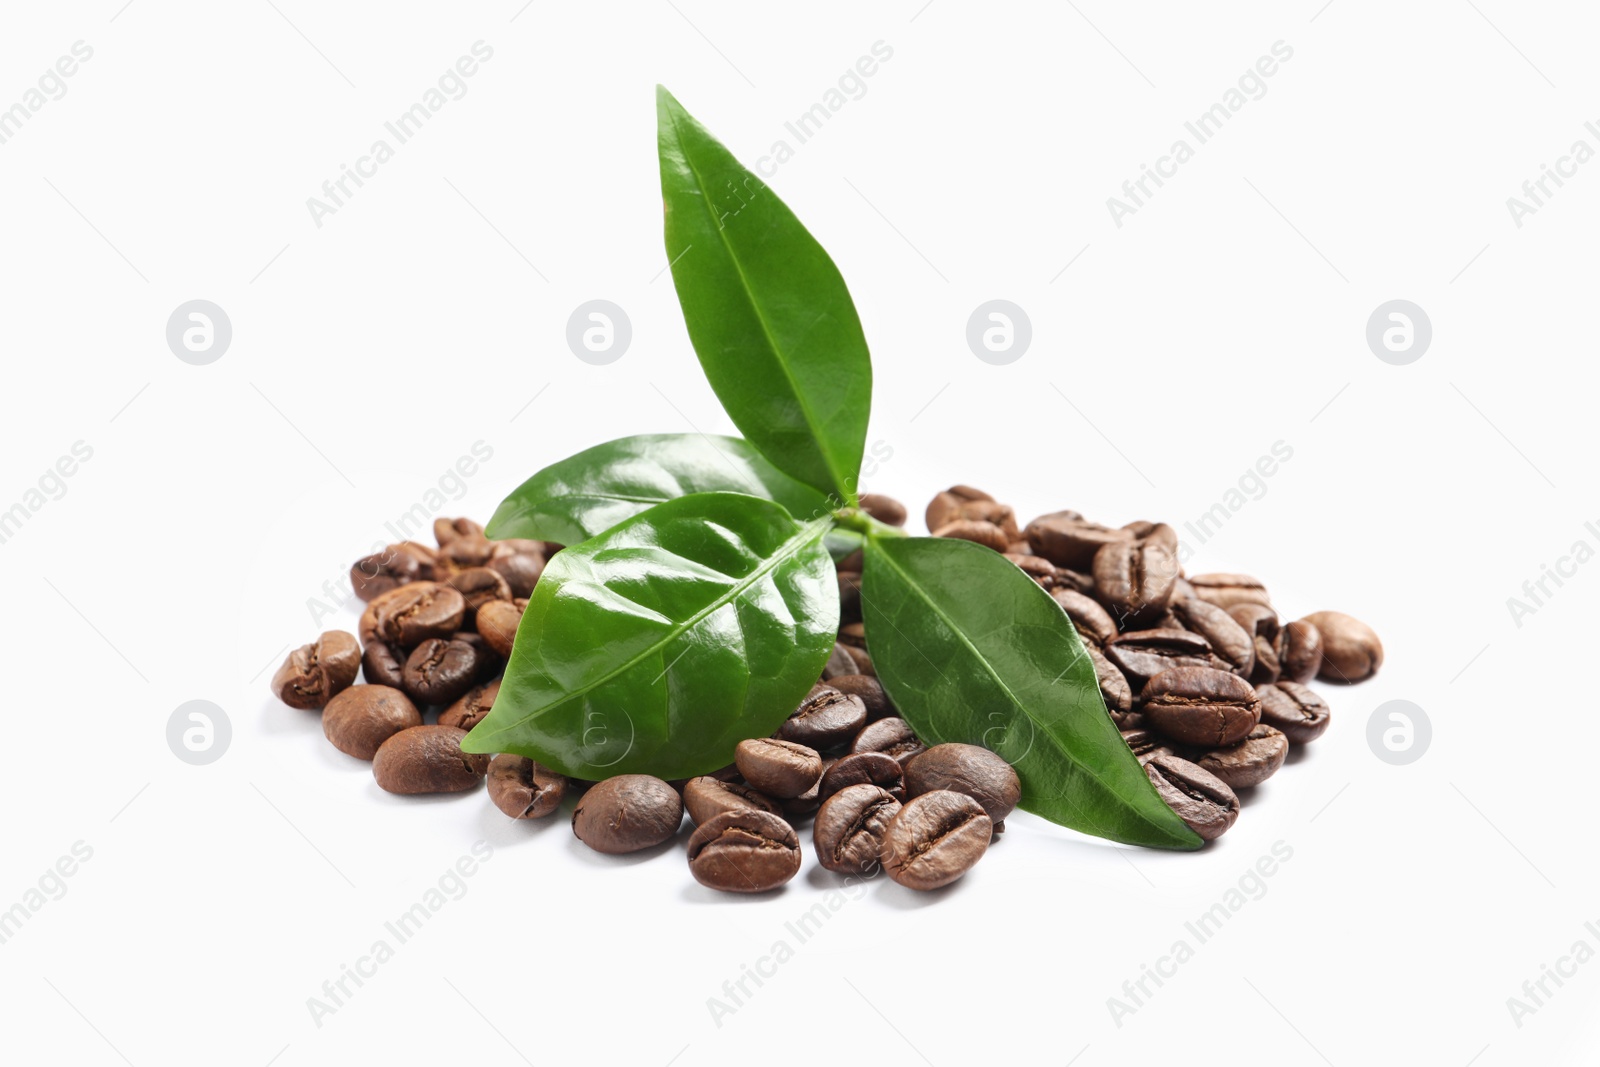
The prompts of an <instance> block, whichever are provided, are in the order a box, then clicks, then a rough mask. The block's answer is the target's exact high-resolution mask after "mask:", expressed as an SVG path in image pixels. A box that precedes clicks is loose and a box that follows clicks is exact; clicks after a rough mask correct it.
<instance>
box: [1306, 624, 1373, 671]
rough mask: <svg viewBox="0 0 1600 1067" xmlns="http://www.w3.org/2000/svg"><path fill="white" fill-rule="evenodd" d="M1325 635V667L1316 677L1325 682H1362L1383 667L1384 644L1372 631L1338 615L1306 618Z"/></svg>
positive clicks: (1322, 667) (1370, 628)
mask: <svg viewBox="0 0 1600 1067" xmlns="http://www.w3.org/2000/svg"><path fill="white" fill-rule="evenodd" d="M1305 621H1306V622H1309V623H1310V624H1311V625H1313V626H1315V627H1316V628H1317V631H1318V632H1319V633H1320V634H1321V635H1322V666H1321V667H1320V668H1319V669H1318V671H1317V677H1318V678H1321V679H1322V680H1323V681H1325V682H1360V681H1365V680H1366V679H1368V678H1371V677H1372V676H1373V675H1374V674H1377V673H1378V668H1379V667H1382V666H1383V642H1381V641H1379V640H1378V635H1377V634H1375V633H1373V632H1372V627H1370V626H1368V625H1367V624H1366V623H1364V622H1362V621H1361V620H1360V619H1354V618H1351V617H1350V616H1349V615H1346V614H1344V613H1343V612H1338V611H1319V612H1316V613H1314V614H1311V615H1307V616H1306V617H1305Z"/></svg>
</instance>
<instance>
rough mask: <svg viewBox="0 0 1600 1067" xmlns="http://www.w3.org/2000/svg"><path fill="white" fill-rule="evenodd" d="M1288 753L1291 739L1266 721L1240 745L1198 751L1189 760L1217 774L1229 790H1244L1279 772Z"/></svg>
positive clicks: (1252, 731)
mask: <svg viewBox="0 0 1600 1067" xmlns="http://www.w3.org/2000/svg"><path fill="white" fill-rule="evenodd" d="M1288 755H1289V739H1288V738H1287V737H1285V736H1284V735H1283V733H1282V732H1281V731H1279V730H1276V729H1274V728H1273V727H1271V726H1268V725H1267V724H1266V723H1264V722H1263V723H1262V724H1261V725H1259V726H1257V727H1256V728H1255V729H1253V730H1251V731H1250V732H1249V733H1248V734H1246V735H1245V738H1244V740H1243V741H1240V742H1239V743H1238V744H1236V745H1228V746H1226V747H1223V748H1214V749H1211V750H1210V751H1209V752H1202V753H1197V754H1195V755H1193V756H1191V757H1190V759H1189V761H1190V762H1191V763H1193V764H1194V765H1195V766H1196V767H1199V768H1200V769H1201V770H1205V771H1210V772H1211V773H1212V774H1214V775H1216V776H1217V777H1218V778H1220V779H1221V780H1222V781H1223V783H1224V784H1225V785H1227V787H1228V788H1229V789H1244V788H1246V787H1247V786H1252V785H1260V784H1261V783H1262V782H1264V781H1266V780H1267V779H1268V778H1271V777H1272V776H1273V775H1274V774H1277V773H1278V768H1279V767H1282V766H1283V760H1284V757H1286V756H1288Z"/></svg>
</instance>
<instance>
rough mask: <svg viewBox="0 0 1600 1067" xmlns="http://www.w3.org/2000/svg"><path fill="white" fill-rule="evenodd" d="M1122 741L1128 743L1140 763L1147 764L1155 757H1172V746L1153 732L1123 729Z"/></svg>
mask: <svg viewBox="0 0 1600 1067" xmlns="http://www.w3.org/2000/svg"><path fill="white" fill-rule="evenodd" d="M1122 739H1123V740H1124V741H1126V742H1127V743H1128V747H1129V748H1130V749H1132V750H1133V754H1134V755H1135V756H1137V757H1138V759H1139V762H1140V763H1149V762H1150V761H1151V760H1153V759H1155V758H1156V757H1157V756H1170V755H1172V746H1170V745H1168V744H1167V743H1166V740H1165V739H1164V738H1163V737H1161V736H1160V735H1159V734H1157V733H1156V732H1155V731H1153V730H1145V729H1132V730H1130V729H1126V728H1124V729H1123V731H1122Z"/></svg>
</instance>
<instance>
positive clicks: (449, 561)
mask: <svg viewBox="0 0 1600 1067" xmlns="http://www.w3.org/2000/svg"><path fill="white" fill-rule="evenodd" d="M492 555H494V542H492V541H490V540H489V539H488V538H486V537H484V536H482V535H481V534H476V535H475V534H463V535H462V536H460V537H458V538H456V539H455V540H454V541H449V542H446V543H445V544H443V545H440V546H439V554H438V556H437V557H436V558H435V562H434V577H435V579H437V580H438V581H444V580H445V579H447V578H449V577H450V576H451V575H453V574H458V573H460V572H461V571H464V570H468V569H470V568H472V567H482V566H484V565H486V564H487V563H488V562H489V557H490V556H492Z"/></svg>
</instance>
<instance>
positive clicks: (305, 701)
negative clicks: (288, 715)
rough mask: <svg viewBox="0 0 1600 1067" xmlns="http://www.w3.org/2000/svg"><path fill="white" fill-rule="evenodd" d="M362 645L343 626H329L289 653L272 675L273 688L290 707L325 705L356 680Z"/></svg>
mask: <svg viewBox="0 0 1600 1067" xmlns="http://www.w3.org/2000/svg"><path fill="white" fill-rule="evenodd" d="M360 667H361V645H360V644H359V643H358V642H357V641H356V639H355V637H354V636H353V635H351V634H347V633H345V632H344V631H343V630H329V631H328V632H327V633H324V634H323V635H321V636H320V637H318V638H317V639H316V640H315V641H313V642H312V643H311V644H309V645H301V646H300V647H299V648H297V649H295V650H294V651H293V652H291V653H289V656H288V658H287V659H285V660H284V661H283V666H281V667H279V668H278V670H277V672H276V673H274V674H273V676H272V692H273V695H274V696H276V697H277V698H278V699H279V700H281V701H283V702H284V703H285V704H287V705H289V706H290V707H291V708H300V709H303V710H306V711H311V710H314V709H316V708H320V707H324V706H326V705H327V703H328V701H330V700H332V699H333V698H334V697H335V696H337V695H338V694H339V693H340V692H342V691H344V690H345V689H348V688H349V687H350V685H351V684H352V683H353V682H354V681H355V680H356V672H357V671H358V670H359V669H360Z"/></svg>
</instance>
